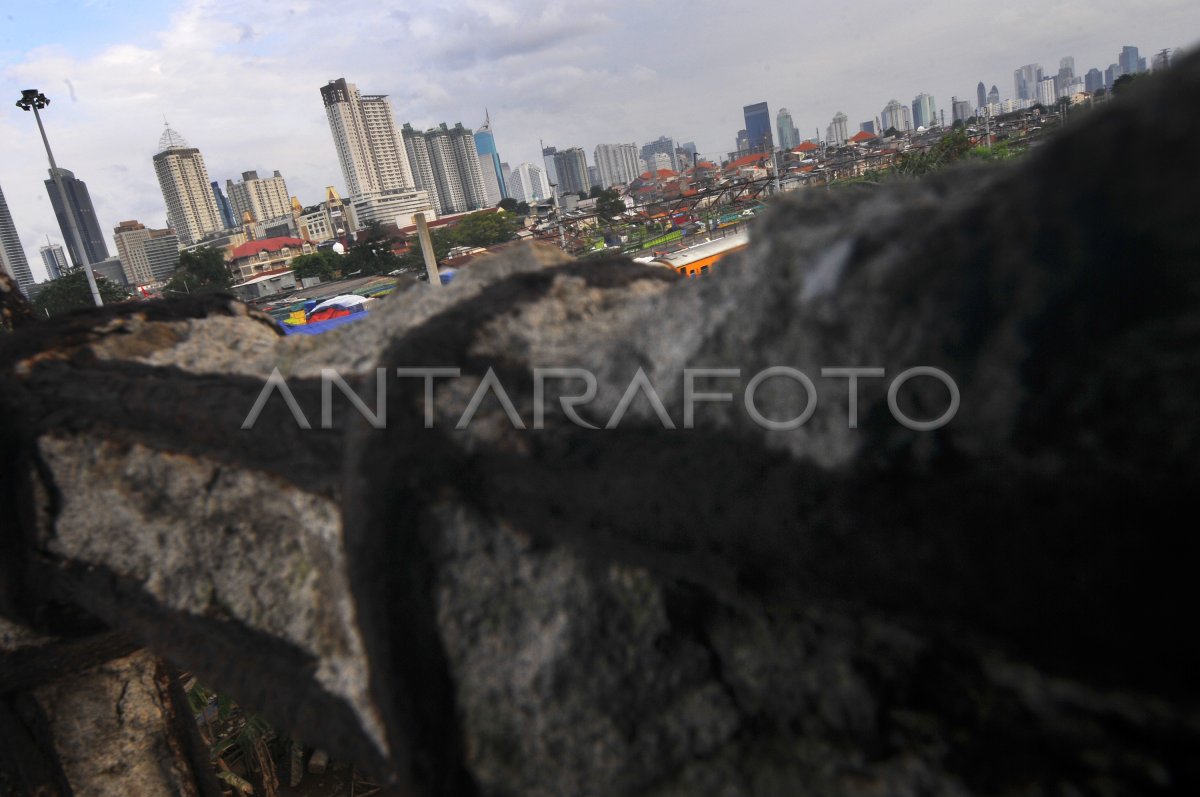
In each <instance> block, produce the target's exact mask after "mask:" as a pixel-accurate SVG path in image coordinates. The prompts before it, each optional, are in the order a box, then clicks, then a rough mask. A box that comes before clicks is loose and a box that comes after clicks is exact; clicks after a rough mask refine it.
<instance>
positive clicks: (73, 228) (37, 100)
mask: <svg viewBox="0 0 1200 797" xmlns="http://www.w3.org/2000/svg"><path fill="white" fill-rule="evenodd" d="M49 104H50V99H49V98H48V97H47V96H46V95H45V94H42V93H41V92H40V91H38V90H37V89H25V90H23V91H22V92H21V99H19V100H17V107H18V108H20V109H21V110H22V111H33V118H34V119H36V120H37V126H38V132H39V133H41V134H42V144H44V145H45V147H46V157H47V158H48V159H49V161H50V177H51V179H53V180H54V187H55V188H57V189H58V198H59V201H60V202H62V206H63V215H64V216H66V217H67V229H68V230H69V231H70V233H71V240H72V241H73V242H74V243H75V251H76V253H77V256H78V258H79V261H80V262H79V263H76V264H75V265H77V266H79V267H81V268H82V269H83V273H84V274H86V275H87V281H88V287H89V288H91V290H92V301H93V302H95V303H96V306H97V307H103V306H104V300H103V299H101V298H100V288H99V286H98V285H96V275H95V274H93V273H92V264H91V263H89V262H88V256H87V251H86V250H85V249H84V248H83V236H81V235H80V234H79V226H78V225H77V224H76V223H75V214H74V213H72V212H71V206H70V204H69V203H68V202H67V190H66V188H65V187H64V186H63V181H62V175H61V174H59V173H58V165H57V164H56V163H55V162H54V153H53V152H51V151H50V139H48V138H46V128H45V127H43V126H42V116H41V114H39V113H38V111H39V110H41V109H42V108H45V107H46V106H47V105H49Z"/></svg>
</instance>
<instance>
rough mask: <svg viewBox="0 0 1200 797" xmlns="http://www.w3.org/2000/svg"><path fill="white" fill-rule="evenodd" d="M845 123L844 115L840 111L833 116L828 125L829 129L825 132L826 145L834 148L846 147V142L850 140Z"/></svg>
mask: <svg viewBox="0 0 1200 797" xmlns="http://www.w3.org/2000/svg"><path fill="white" fill-rule="evenodd" d="M846 122H847V118H846V114H844V113H842V112H841V111H838V112H837V113H835V114H834V115H833V121H832V122H830V123H829V127H828V128H827V129H826V131H825V141H826V143H828V144H829V145H830V146H834V147H844V146H846V141H847V140H848V139H849V138H850V131H849V130H848V129H847V125H846Z"/></svg>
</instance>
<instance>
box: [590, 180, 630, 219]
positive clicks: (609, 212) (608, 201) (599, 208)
mask: <svg viewBox="0 0 1200 797" xmlns="http://www.w3.org/2000/svg"><path fill="white" fill-rule="evenodd" d="M624 212H625V202H624V201H623V200H622V199H621V197H620V195H619V194H617V192H616V189H613V188H608V189H605V190H604V191H601V192H600V195H599V196H597V197H596V213H598V214H599V215H600V216H602V217H603V218H606V219H613V218H616V217H617V216H619V215H621V214H622V213H624Z"/></svg>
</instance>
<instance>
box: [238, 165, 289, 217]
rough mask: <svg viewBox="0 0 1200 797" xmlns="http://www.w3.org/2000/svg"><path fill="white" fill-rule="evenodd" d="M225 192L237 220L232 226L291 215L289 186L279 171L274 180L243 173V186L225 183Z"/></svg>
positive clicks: (272, 177)
mask: <svg viewBox="0 0 1200 797" xmlns="http://www.w3.org/2000/svg"><path fill="white" fill-rule="evenodd" d="M225 190H226V191H228V192H229V204H230V206H231V207H232V210H233V218H234V219H235V220H236V224H234V225H231V226H237V225H241V224H244V223H245V222H246V221H271V220H272V219H279V218H282V217H284V216H288V215H290V214H291V212H292V203H291V199H290V195H289V194H288V190H287V183H286V182H285V181H284V179H283V175H281V174H280V173H279V171H278V170H276V171H275V174H274V175H273V176H271V177H259V176H258V172H242V179H241V181H240V182H237V183H235V182H233V181H232V180H226V181H225ZM247 214H248V215H249V218H247Z"/></svg>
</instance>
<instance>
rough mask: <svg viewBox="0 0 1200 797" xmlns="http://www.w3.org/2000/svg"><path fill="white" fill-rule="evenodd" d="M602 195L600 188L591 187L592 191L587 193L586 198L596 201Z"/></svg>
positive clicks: (602, 190) (602, 191) (596, 186)
mask: <svg viewBox="0 0 1200 797" xmlns="http://www.w3.org/2000/svg"><path fill="white" fill-rule="evenodd" d="M603 193H604V189H603V188H601V187H600V186H598V185H594V186H592V190H591V191H589V192H588V195H587V198H588V199H596V198H598V197H599V196H600V195H601V194H603Z"/></svg>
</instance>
